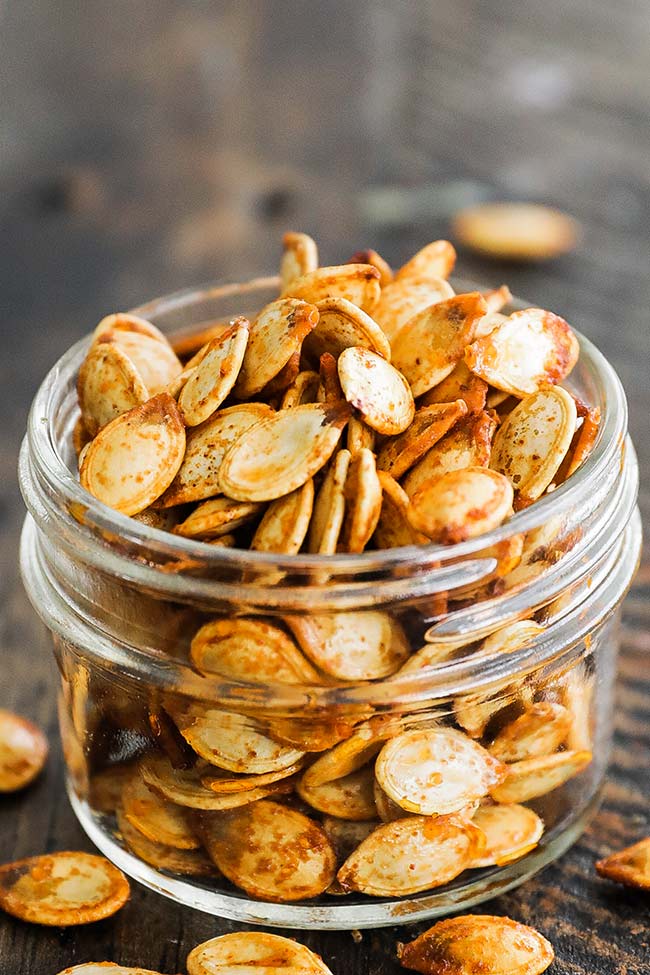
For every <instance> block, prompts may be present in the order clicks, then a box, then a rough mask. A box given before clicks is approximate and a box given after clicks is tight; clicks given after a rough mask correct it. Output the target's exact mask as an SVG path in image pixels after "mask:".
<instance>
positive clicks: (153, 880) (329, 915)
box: [67, 781, 602, 931]
mask: <svg viewBox="0 0 650 975" xmlns="http://www.w3.org/2000/svg"><path fill="white" fill-rule="evenodd" d="M67 792H68V797H69V799H70V804H71V806H72V809H73V811H74V813H75V815H76V817H77V819H78V820H79V823H80V824H81V826H82V828H83V830H84V832H85V833H86V835H87V836H88V837H89V839H90V840H91V841H92V842H93V843H94V844H95V846H96V847H97V848H98V849H99V850H100V852H101V853H103V854H104V856H106V857H107V858H108V859H109V860H110V861H111V862H112V863H114V864H115V866H117V867H119V868H120V870H123V871H124V873H125V874H127V876H129V877H130V878H131V879H132V880H136V881H137V882H138V883H140V884H142V885H143V886H144V887H148V888H149V889H150V890H154V891H156V892H157V893H159V894H162V895H163V896H164V897H168V898H169V899H170V900H173V901H175V902H176V903H177V904H182V905H184V906H185V907H191V908H194V909H195V910H197V911H202V912H203V913H204V914H210V915H212V916H213V917H222V918H227V919H228V920H233V921H238V922H240V923H244V924H259V925H266V926H269V927H277V928H293V929H296V930H301V929H302V930H309V929H316V930H332V931H351V930H354V929H357V930H360V929H363V928H378V927H387V926H390V925H395V924H413V923H415V922H416V921H424V920H428V919H432V918H436V917H440V916H444V915H448V914H453V913H456V912H458V911H464V910H466V909H467V908H469V907H473V906H475V905H477V904H480V903H482V902H483V901H486V900H489V899H491V898H493V897H497V896H499V895H500V894H504V893H506V891H509V890H512V889H513V888H514V887H518V886H519V885H520V884H522V883H523V882H524V881H525V880H528V879H529V878H530V877H532V876H533V875H534V874H536V873H538V872H539V871H540V870H541V869H542V868H543V867H545V866H547V865H548V864H549V863H551V862H552V861H553V860H556V859H558V857H560V856H561V855H562V854H563V853H564V852H565V851H566V850H568V849H569V847H570V846H572V845H573V844H574V843H575V842H576V840H577V839H578V838H579V837H580V835H581V834H582V833H583V832H584V830H585V828H586V827H587V825H588V824H589V822H590V820H591V819H592V818H593V816H594V815H595V814H596V812H597V811H598V807H599V806H600V802H601V798H602V788H599V789H598V790H597V791H596V792H595V794H594V795H593V797H592V798H591V799H590V801H589V803H588V804H587V805H586V806H585V808H584V809H583V811H582V813H581V814H580V816H579V817H577V818H576V819H572V820H571V822H570V823H568V824H567V825H565V826H561V827H558V828H557V832H556V834H555V835H553V832H550V833H549V834H548V837H547V839H546V842H545V843H544V845H543V846H540V847H538V848H537V849H536V850H535V851H534V852H532V853H529V854H528V855H527V856H525V857H524V858H523V859H522V860H519V861H516V862H515V863H512V864H510V865H509V866H507V867H501V868H494V869H493V870H490V871H489V872H488V871H486V870H483V871H481V876H480V877H477V879H476V880H475V881H473V882H469V883H462V884H461V885H460V886H458V887H456V888H455V889H454V888H452V889H449V888H447V889H445V890H440V891H432V892H430V891H424V892H423V893H422V894H418V895H415V896H414V897H405V898H402V899H400V900H392V899H391V900H378V901H370V900H367V901H365V900H364V901H362V902H359V901H355V902H354V903H349V902H348V903H344V904H343V903H329V904H309V903H307V904H291V903H284V904H274V903H266V902H263V901H254V900H250V899H249V898H247V897H246V895H245V894H243V893H242V894H237V893H226V892H224V891H218V890H214V889H210V888H208V887H203V886H201V885H200V884H198V883H197V882H191V883H190V882H189V881H184V880H180V879H178V878H177V877H172V876H169V875H167V874H165V873H161V872H160V871H159V870H155V869H154V868H153V867H150V866H148V865H147V864H146V863H143V862H142V860H140V859H138V857H135V856H133V855H132V854H131V853H129V852H128V851H127V850H125V849H124V847H122V846H121V845H120V844H119V842H118V841H117V840H116V839H114V838H113V837H112V836H110V835H109V834H108V833H107V832H106V830H105V829H104V828H102V826H101V825H100V824H99V822H98V820H97V816H96V815H95V814H94V813H93V812H92V810H91V809H90V807H89V806H88V804H87V803H86V802H85V801H84V800H82V799H80V798H79V797H78V796H77V794H76V793H75V791H74V788H73V786H72V784H71V783H70V781H68V783H67Z"/></svg>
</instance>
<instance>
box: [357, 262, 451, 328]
mask: <svg viewBox="0 0 650 975" xmlns="http://www.w3.org/2000/svg"><path fill="white" fill-rule="evenodd" d="M453 295H454V289H453V288H452V286H451V285H450V284H449V282H448V281H445V280H444V279H443V278H427V277H426V276H424V275H422V276H420V277H415V276H413V275H408V277H405V278H401V279H400V280H399V281H392V282H390V283H389V284H387V285H386V286H385V287H384V288H383V289H382V292H381V295H380V298H379V301H378V302H377V304H376V305H375V307H374V309H373V312H372V317H373V318H374V320H375V321H376V322H377V324H378V325H379V327H380V328H381V329H382V331H383V332H384V333H385V335H386V336H387V337H388V339H389V341H390V342H391V343H392V342H393V340H394V338H395V336H396V335H397V334H398V333H399V331H400V329H401V328H402V326H404V325H406V323H407V322H408V321H410V320H411V319H412V318H413V317H414V316H415V315H417V314H419V313H420V312H422V311H424V309H425V308H430V307H431V306H432V305H435V304H436V303H437V302H439V301H445V300H446V299H447V298H452V297H453Z"/></svg>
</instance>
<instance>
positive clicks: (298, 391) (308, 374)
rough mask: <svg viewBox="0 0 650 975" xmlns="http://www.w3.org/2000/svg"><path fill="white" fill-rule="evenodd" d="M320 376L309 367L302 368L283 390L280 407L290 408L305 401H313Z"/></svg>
mask: <svg viewBox="0 0 650 975" xmlns="http://www.w3.org/2000/svg"><path fill="white" fill-rule="evenodd" d="M319 380H320V377H319V375H318V373H317V372H312V371H311V369H303V371H302V372H299V373H298V375H297V376H296V378H295V379H294V381H293V382H292V383H291V385H290V386H288V387H287V389H286V390H285V391H284V395H283V397H282V403H281V407H282V409H283V410H290V409H291V408H292V407H293V406H303V405H304V404H305V403H315V402H316V397H317V395H318V383H319Z"/></svg>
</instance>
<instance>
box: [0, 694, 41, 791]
mask: <svg viewBox="0 0 650 975" xmlns="http://www.w3.org/2000/svg"><path fill="white" fill-rule="evenodd" d="M48 751H49V747H48V744H47V738H46V737H45V735H44V734H43V732H42V731H41V729H40V728H38V727H37V726H36V725H35V724H33V723H32V722H31V721H28V720H27V718H23V717H21V716H20V715H18V714H14V713H13V712H12V711H6V710H5V709H4V708H0V794H1V793H3V792H17V791H18V789H24V788H25V786H28V785H29V784H30V782H33V781H34V779H35V778H36V776H37V775H38V774H39V773H40V772H41V770H42V768H43V766H44V765H45V760H46V759H47V754H48Z"/></svg>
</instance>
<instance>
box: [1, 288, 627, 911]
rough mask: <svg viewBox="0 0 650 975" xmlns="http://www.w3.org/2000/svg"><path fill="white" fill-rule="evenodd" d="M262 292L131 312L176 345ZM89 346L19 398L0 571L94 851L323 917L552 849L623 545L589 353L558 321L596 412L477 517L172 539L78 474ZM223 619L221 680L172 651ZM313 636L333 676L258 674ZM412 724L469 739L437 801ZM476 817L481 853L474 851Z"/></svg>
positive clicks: (433, 905)
mask: <svg viewBox="0 0 650 975" xmlns="http://www.w3.org/2000/svg"><path fill="white" fill-rule="evenodd" d="M277 287H278V282H277V279H275V278H267V279H259V280H254V281H252V282H249V283H248V284H245V285H230V286H226V287H223V286H222V287H210V288H205V289H202V290H200V291H189V292H183V293H180V294H175V295H172V296H169V297H164V298H161V299H158V300H155V301H153V302H151V303H149V304H147V305H145V306H142V307H141V308H138V309H135V313H136V314H138V315H140V316H142V317H145V318H147V319H149V320H150V321H151V322H153V323H154V324H155V325H157V326H158V327H159V328H160V329H162V330H163V331H164V332H165V333H167V335H168V336H170V338H171V339H172V341H177V342H180V343H181V344H182V345H183V346H184V347H185V348H190V347H191V346H192V343H193V339H192V336H193V335H195V334H199V333H203V332H204V330H205V329H206V328H208V327H209V326H211V325H212V324H213V323H216V322H220V321H228V320H229V319H230V318H232V317H233V316H235V315H248V316H252V315H254V313H255V312H256V310H259V308H261V307H262V306H263V305H264V304H266V303H267V302H268V301H270V300H273V299H274V297H275V296H276V294H277ZM89 341H90V340H89V339H88V338H87V339H84V340H82V341H80V342H78V343H77V344H76V345H75V346H73V347H72V348H71V349H70V350H69V352H67V353H66V354H65V355H64V356H63V357H62V358H61V359H60V360H59V362H58V363H57V364H56V365H55V366H54V368H53V369H52V370H51V372H50V373H49V375H48V376H47V378H46V379H45V381H44V382H43V384H42V386H41V388H40V389H39V391H38V393H37V395H36V397H35V400H34V404H33V407H32V410H31V414H30V419H29V427H28V432H27V435H26V437H25V440H24V443H23V447H22V452H21V458H20V482H21V486H22V491H23V494H24V498H25V502H26V505H27V508H28V510H29V514H28V516H27V518H26V521H25V525H24V530H23V535H22V544H21V567H22V574H23V579H24V583H25V586H26V589H27V593H28V595H29V598H30V600H31V602H32V604H33V606H34V608H35V609H36V611H37V613H38V614H39V615H40V617H41V618H42V620H43V621H44V622H45V625H46V626H47V627H48V629H49V630H50V632H51V634H52V640H53V645H54V653H55V657H56V661H57V665H58V669H59V673H60V688H59V716H60V728H61V736H62V742H63V749H64V754H65V760H66V767H67V789H68V793H69V796H70V801H71V803H72V806H73V809H74V811H75V813H76V815H77V817H78V819H79V821H80V823H81V825H82V826H83V828H84V830H85V831H86V832H87V834H88V835H89V837H90V838H91V840H92V841H93V842H94V843H95V845H96V846H97V847H98V848H99V849H100V850H101V851H102V852H103V853H104V854H105V855H106V856H107V857H108V858H109V859H110V860H112V861H113V862H114V863H115V864H117V865H118V866H119V867H121V868H122V869H123V870H124V871H125V872H126V873H127V874H129V875H130V876H131V877H133V878H134V879H136V880H138V881H139V882H140V883H143V884H145V885H146V886H149V887H151V888H153V889H155V890H157V891H159V892H161V893H163V894H165V895H166V896H168V897H171V898H173V899H175V900H177V901H179V902H181V903H183V904H186V905H189V906H191V907H194V908H197V909H199V910H202V911H205V912H207V913H210V914H214V915H218V916H221V917H228V918H233V919H235V920H238V921H243V922H252V923H257V924H268V925H278V926H281V927H292V928H309V927H318V928H338V929H345V928H363V927H375V926H380V925H387V924H394V923H397V922H399V923H404V922H408V921H416V920H420V919H423V918H430V917H435V916H436V915H439V914H444V913H447V912H449V911H451V910H454V911H457V910H460V909H466V908H468V907H469V906H471V905H473V904H477V903H479V902H480V901H482V900H484V899H486V898H489V897H493V896H495V895H497V894H499V893H502V892H504V891H506V890H508V889H510V888H512V887H514V886H516V885H517V884H519V883H521V882H522V881H523V880H525V879H526V878H527V877H530V876H531V875H532V874H534V873H535V872H536V871H538V870H539V869H540V868H542V867H543V866H544V865H545V864H547V863H549V862H550V861H551V860H553V859H555V858H557V857H558V856H559V855H560V854H561V853H562V852H563V851H564V850H566V849H567V847H568V846H569V845H570V844H571V843H573V842H574V840H575V839H576V838H577V837H578V836H579V834H580V833H581V831H582V830H583V829H584V828H585V825H586V823H587V822H588V821H589V819H590V817H591V816H592V815H593V814H594V811H595V809H596V808H597V805H598V802H599V797H600V793H601V788H602V785H603V780H604V777H605V773H606V768H607V762H608V756H609V751H610V745H611V738H612V719H613V692H614V682H615V675H616V655H617V650H618V644H619V637H618V623H619V616H620V607H621V602H622V600H623V597H624V596H625V593H626V591H627V589H628V587H629V585H630V581H631V579H632V578H633V575H634V572H635V568H636V566H637V564H638V559H639V550H640V540H641V529H640V520H639V514H638V510H637V509H636V495H637V479H638V472H637V463H636V459H635V454H634V449H633V447H632V444H631V443H630V441H629V439H628V438H627V413H626V403H625V397H624V393H623V390H622V388H621V385H620V382H619V380H618V378H617V376H616V374H615V372H614V370H613V369H612V367H611V366H610V365H609V363H608V362H607V361H606V360H605V359H604V358H603V356H602V355H601V354H600V352H598V350H597V349H596V348H595V347H594V346H593V345H592V344H591V343H590V342H589V341H588V340H587V339H585V338H584V337H580V346H581V354H580V359H579V362H578V365H577V367H576V368H575V370H574V372H573V374H572V375H571V377H570V379H569V381H568V382H567V383H566V385H567V388H568V389H569V390H570V392H572V393H573V394H574V395H575V396H577V397H579V398H580V399H581V400H583V401H585V402H587V403H588V404H590V405H591V406H594V407H597V408H599V409H600V411H601V416H602V422H601V426H600V430H599V434H598V438H597V441H596V443H595V446H594V449H593V452H592V453H591V455H590V456H589V457H588V459H587V460H586V461H585V462H584V463H583V465H582V466H581V467H580V468H579V469H578V470H577V472H576V473H575V474H574V475H573V476H572V477H571V478H570V479H569V480H568V481H567V482H566V483H564V484H562V485H561V486H560V487H558V488H557V489H556V490H555V491H553V492H552V493H550V494H547V495H546V496H544V497H543V498H541V499H540V500H539V501H537V502H536V503H535V504H534V505H532V506H531V507H529V508H526V509H524V510H522V511H519V512H518V513H516V514H515V515H514V516H513V517H511V518H510V520H508V521H507V522H506V523H505V524H503V525H501V526H500V527H499V528H497V529H495V530H494V531H492V532H490V533H489V534H487V535H483V536H481V537H479V538H474V539H471V540H469V541H465V542H462V543H460V544H457V545H451V546H439V545H422V546H411V547H407V548H392V549H385V550H381V551H366V552H364V553H362V554H359V555H350V554H340V555H332V556H317V555H302V554H299V555H292V556H287V555H276V554H270V553H265V552H256V551H248V550H241V549H235V548H227V547H219V546H214V545H209V544H206V543H205V542H197V541H193V540H190V539H186V538H182V537H180V536H178V535H174V534H170V533H168V532H165V531H161V530H160V529H159V528H156V527H152V526H151V525H149V524H146V523H145V522H144V521H139V520H136V519H133V518H127V517H124V516H122V515H120V514H119V513H117V512H115V511H113V510H111V509H109V508H107V507H105V506H104V505H103V504H101V503H100V502H99V501H97V500H96V499H95V498H93V497H92V496H90V495H89V494H88V493H86V492H85V491H84V490H83V489H82V488H81V486H80V484H79V481H78V476H77V473H76V471H77V463H76V457H75V453H74V450H73V446H72V432H73V428H74V425H75V422H76V420H77V418H78V415H79V414H78V406H77V399H76V377H77V372H78V369H79V365H80V363H81V361H82V359H83V357H84V354H85V352H86V350H87V348H88V345H89ZM215 628H216V629H215ZM242 628H243V629H242ZM246 628H248V629H246ZM244 631H245V632H246V633H248V634H249V636H250V634H251V633H252V637H251V638H250V640H249V643H247V644H246V648H247V649H246V653H248V654H249V659H250V666H249V670H248V672H247V674H246V679H242V676H241V674H238V675H237V676H236V677H233V676H232V675H229V674H228V671H227V668H226V671H225V672H224V673H223V674H222V675H221V676H219V674H217V673H214V672H210V671H209V670H207V671H206V669H205V668H204V669H201V668H200V667H197V660H196V652H195V651H196V647H197V640H200V639H203V638H204V637H205V638H206V639H207V651H206V652H212V649H213V646H212V644H211V643H210V639H211V637H210V634H211V633H213V632H221V633H222V634H224V633H225V634H226V636H227V635H228V634H229V633H233V632H234V633H236V634H241V633H242V632H244ZM249 631H250V632H249ZM201 634H202V635H203V636H201ZM206 635H207V636H206ZM319 641H320V643H319ZM373 641H375V643H377V641H379V643H381V644H382V646H383V647H384V649H385V648H386V646H390V647H391V648H392V650H391V652H396V653H398V654H401V655H402V656H403V658H404V659H405V660H406V661H407V662H406V664H405V665H403V666H401V667H400V669H399V672H398V673H397V674H395V673H391V674H389V675H388V676H381V674H380V675H377V674H371V675H370V677H369V676H368V674H367V673H366V672H365V671H364V665H363V661H364V650H365V649H367V647H368V645H369V644H373ZM382 641H383V642H382ZM325 643H327V645H328V647H329V649H330V650H331V649H332V647H334V649H335V650H337V651H340V652H341V653H342V654H345V655H348V657H349V658H350V659H352V658H353V657H354V655H357V656H358V658H359V660H360V665H359V676H358V679H347V680H342V679H323V678H322V677H319V676H318V673H317V669H315V668H313V667H312V668H311V669H307V670H306V671H305V670H304V669H303V670H302V671H300V670H299V671H298V672H297V674H296V673H294V675H293V677H292V679H288V678H287V677H286V674H285V675H284V676H282V674H281V673H280V671H281V669H282V667H279V669H278V675H277V676H278V679H277V680H270V679H269V678H268V674H266V673H265V674H264V675H263V677H262V678H260V671H259V670H258V668H257V667H256V663H255V661H256V659H260V658H256V654H258V653H260V652H262V653H265V654H271V653H276V651H277V652H279V653H280V658H279V659H281V663H282V666H284V662H285V658H283V657H282V653H284V652H285V651H286V648H287V647H289V651H287V652H288V653H289V657H291V654H293V653H294V652H295V653H298V655H299V656H300V651H301V649H302V650H305V649H310V648H311V650H312V651H313V652H314V653H315V655H316V657H317V656H318V652H320V651H321V650H322V649H323V646H324V644H325ZM242 645H243V644H242ZM219 646H220V652H221V651H223V650H224V647H223V646H221V645H219ZM228 646H230V644H228ZM239 646H240V645H239V644H238V647H239ZM260 647H261V650H260ZM292 647H293V649H291V648H292ZM278 648H279V651H278ZM283 648H284V649H283ZM395 648H397V649H395ZM203 649H204V650H205V646H204V647H203ZM226 649H227V647H226ZM247 659H248V658H247ZM300 659H302V660H304V659H305V657H302V656H300ZM289 662H290V663H291V660H290V661H289ZM220 673H221V672H220ZM409 736H410V737H409ZM420 736H423V737H420ZM420 741H424V742H425V743H426V745H427V747H428V748H430V747H434V746H435V747H436V748H438V747H440V748H442V750H443V752H444V749H445V748H447V749H448V748H449V747H452V750H453V749H454V748H456V746H458V748H459V749H460V750H461V752H462V754H463V755H464V754H465V753H467V756H468V757H467V763H468V764H467V773H468V774H467V776H466V778H465V779H463V777H462V776H461V780H459V781H458V782H456V784H455V786H454V788H455V789H456V792H455V796H456V801H455V803H454V801H453V799H452V801H451V802H447V805H446V806H445V808H444V809H442V808H441V807H438V806H436V805H435V803H434V806H433V808H431V807H430V806H427V804H426V802H423V803H422V804H418V802H419V800H417V799H414V798H413V795H410V797H409V795H408V793H409V788H408V782H409V781H410V782H411V783H413V784H414V788H415V790H416V791H417V788H419V787H420V786H421V785H422V781H421V774H424V773H422V770H421V769H419V768H418V766H417V754H418V753H417V746H418V742H420ZM450 742H451V746H450ZM409 743H411V744H410V745H409ZM432 743H433V744H432ZM406 746H408V747H406ZM409 748H410V750H409ZM400 749H402V751H400ZM477 756H481V758H480V760H479V759H477ZM425 759H426V755H425V756H424V758H423V761H424V760H425ZM445 760H446V759H445ZM445 760H443V764H444V761H445ZM463 760H464V759H463ZM476 761H478V765H476ZM318 763H320V764H318ZM526 763H527V764H526ZM497 767H499V768H501V770H502V773H500V776H499V774H497V773H496V772H495V771H494V770H495V769H496V768H497ZM504 768H505V769H506V773H505V774H506V778H505V781H504V780H503V769H504ZM314 770H315V771H316V774H315V775H314ZM486 770H487V771H486ZM513 770H514V771H513ZM437 774H438V773H436V775H437ZM409 776H410V777H411V778H410V780H409ZM418 776H420V779H419V778H418ZM344 780H345V781H344ZM479 780H480V781H479ZM405 781H406V787H405V791H406V793H407V795H406V798H404V799H403V800H402V799H400V794H399V789H400V788H402V787H403V786H404V785H405ZM499 781H501V784H499ZM432 782H433V786H432ZM477 782H478V785H477ZM341 783H343V785H341ZM425 785H426V788H427V789H429V791H431V789H433V791H434V792H435V781H434V780H433V779H430V780H429V782H428V783H425ZM446 788H447V800H449V794H448V787H447V786H446ZM394 790H397V792H395V791H394ZM425 791H426V790H425ZM452 791H453V790H452ZM461 800H462V801H461ZM465 800H467V801H465ZM506 807H507V808H506ZM504 810H505V811H504ZM499 816H502V817H503V830H504V831H505V832H506V833H507V834H508V835H507V837H506V836H505V835H504V834H499V833H498V829H499V820H498V817H499ZM518 817H519V818H518ZM486 824H487V825H486ZM522 824H523V825H522ZM531 824H533V825H532V827H531ZM534 824H537V826H536V827H535V825H534ZM481 826H482V827H483V832H484V833H485V830H486V829H488V828H489V830H491V831H492V832H494V830H495V829H496V830H497V834H496V841H497V846H500V848H501V853H500V854H492V855H487V856H486V853H485V846H484V845H483V847H481V843H478V845H477V844H476V843H475V839H476V837H478V836H479V834H480V833H481ZM517 829H519V830H520V833H521V835H519V836H517ZM526 830H528V833H527V832H526ZM511 834H512V835H511ZM494 839H495V836H494V835H492V840H493V841H494ZM505 840H510V841H511V843H510V847H511V848H508V843H507V842H505ZM504 842H505V846H504ZM445 844H447V845H445ZM481 849H482V853H481ZM452 861H453V862H452ZM431 864H435V865H436V866H435V870H433V868H432V867H431ZM427 870H429V871H430V872H429V873H428V874H427ZM431 870H433V872H431Z"/></svg>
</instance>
